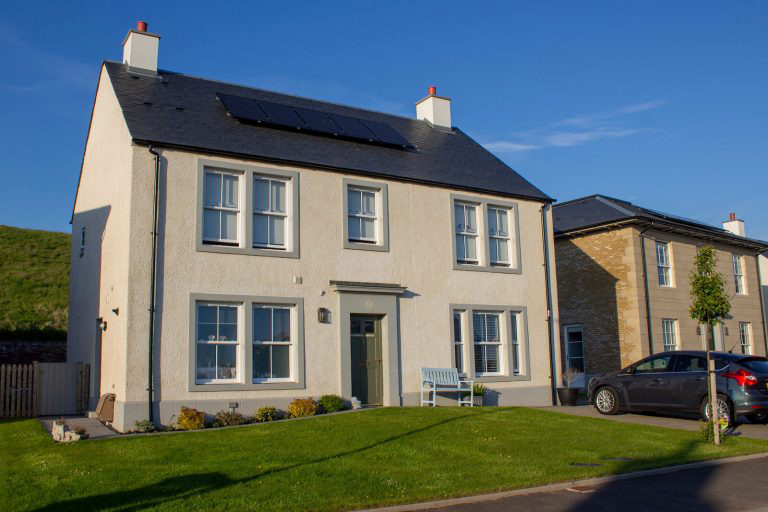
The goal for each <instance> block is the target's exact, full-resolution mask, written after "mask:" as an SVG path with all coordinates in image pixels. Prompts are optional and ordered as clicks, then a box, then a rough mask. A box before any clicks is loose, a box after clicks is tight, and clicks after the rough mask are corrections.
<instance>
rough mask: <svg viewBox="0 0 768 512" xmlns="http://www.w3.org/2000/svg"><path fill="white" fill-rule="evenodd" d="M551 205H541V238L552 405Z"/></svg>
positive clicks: (554, 390) (554, 400) (554, 395)
mask: <svg viewBox="0 0 768 512" xmlns="http://www.w3.org/2000/svg"><path fill="white" fill-rule="evenodd" d="M550 208H551V205H547V204H545V205H544V206H542V207H541V238H542V242H543V243H542V245H543V249H544V282H545V284H546V291H547V333H548V335H549V381H550V388H551V392H552V405H555V406H556V405H557V381H556V380H555V379H556V373H557V364H556V362H555V333H554V328H555V325H554V322H553V321H552V280H551V279H550V275H549V272H550V264H549V237H548V235H547V211H549V209H550Z"/></svg>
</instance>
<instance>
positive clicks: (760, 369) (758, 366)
mask: <svg viewBox="0 0 768 512" xmlns="http://www.w3.org/2000/svg"><path fill="white" fill-rule="evenodd" d="M737 362H738V363H739V364H740V365H741V366H743V367H745V368H747V369H748V370H752V371H753V372H757V373H768V359H763V358H762V357H760V358H757V357H755V358H752V359H740V360H739V361H737Z"/></svg>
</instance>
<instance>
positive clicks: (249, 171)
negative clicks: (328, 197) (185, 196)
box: [195, 158, 300, 258]
mask: <svg viewBox="0 0 768 512" xmlns="http://www.w3.org/2000/svg"><path fill="white" fill-rule="evenodd" d="M206 169H211V170H218V171H223V172H233V173H238V174H240V175H241V176H242V177H243V180H242V183H241V184H240V187H239V189H240V204H241V205H242V206H241V207H240V219H239V223H238V235H239V236H238V240H239V241H238V245H237V246H229V245H216V244H206V243H203V192H204V179H205V170H206ZM254 175H261V176H273V177H276V178H281V179H285V180H286V181H287V182H288V183H289V186H290V190H289V191H288V192H287V193H286V199H287V200H288V201H290V204H289V205H288V208H287V209H288V214H289V218H290V220H289V221H288V222H286V230H287V231H288V230H289V233H288V234H287V235H286V242H288V243H290V246H289V247H290V248H289V250H280V249H268V248H259V247H253V177H254ZM299 206H300V205H299V173H298V171H289V170H286V169H274V168H271V167H266V166H259V165H247V164H240V163H233V162H228V161H222V160H210V159H205V158H198V159H197V212H196V217H197V223H196V233H195V248H196V250H197V251H199V252H217V253H226V254H244V255H250V256H272V257H276V258H299V255H300V252H299V211H300V209H299Z"/></svg>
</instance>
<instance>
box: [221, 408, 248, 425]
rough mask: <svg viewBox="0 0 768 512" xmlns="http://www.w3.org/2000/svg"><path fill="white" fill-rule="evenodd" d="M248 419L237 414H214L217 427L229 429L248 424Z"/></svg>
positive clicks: (225, 412)
mask: <svg viewBox="0 0 768 512" xmlns="http://www.w3.org/2000/svg"><path fill="white" fill-rule="evenodd" d="M248 420H249V418H248V417H247V416H243V415H242V414H240V413H239V412H230V411H219V412H218V413H216V423H217V424H218V426H219V427H231V426H234V425H245V424H246V423H249V421H248Z"/></svg>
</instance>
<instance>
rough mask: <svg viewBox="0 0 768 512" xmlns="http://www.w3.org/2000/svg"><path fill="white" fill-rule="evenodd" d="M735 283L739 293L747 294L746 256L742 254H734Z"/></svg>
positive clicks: (732, 259)
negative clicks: (745, 276)
mask: <svg viewBox="0 0 768 512" xmlns="http://www.w3.org/2000/svg"><path fill="white" fill-rule="evenodd" d="M731 261H732V262H733V284H734V287H735V289H736V293H737V294H738V295H746V294H747V286H746V279H744V257H743V256H742V255H740V254H733V255H732V258H731Z"/></svg>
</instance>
